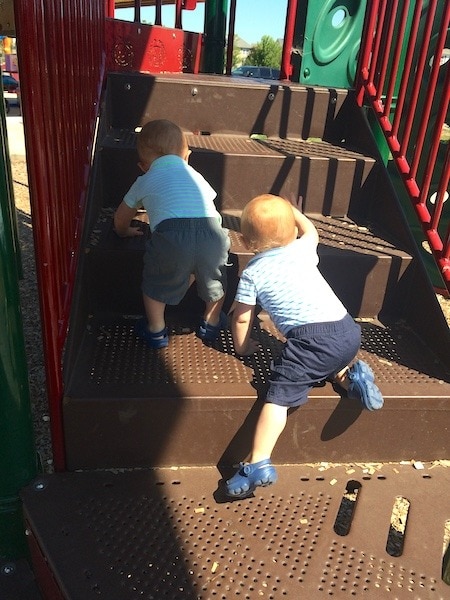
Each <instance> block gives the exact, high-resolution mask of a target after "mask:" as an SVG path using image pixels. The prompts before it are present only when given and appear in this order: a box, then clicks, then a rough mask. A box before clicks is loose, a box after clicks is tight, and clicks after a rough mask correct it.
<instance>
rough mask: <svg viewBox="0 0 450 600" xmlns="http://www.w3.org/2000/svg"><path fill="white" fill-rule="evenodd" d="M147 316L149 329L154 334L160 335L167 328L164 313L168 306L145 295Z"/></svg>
mask: <svg viewBox="0 0 450 600" xmlns="http://www.w3.org/2000/svg"><path fill="white" fill-rule="evenodd" d="M143 299H144V308H145V314H146V315H147V321H148V329H149V331H151V332H152V333H159V332H160V331H162V330H163V329H164V327H165V326H166V321H165V319H164V311H165V309H166V305H165V303H164V302H159V300H154V299H153V298H150V297H149V296H147V295H145V294H143Z"/></svg>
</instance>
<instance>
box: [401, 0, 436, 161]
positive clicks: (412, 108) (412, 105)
mask: <svg viewBox="0 0 450 600" xmlns="http://www.w3.org/2000/svg"><path fill="white" fill-rule="evenodd" d="M428 10H429V12H428V15H427V20H426V24H425V30H424V35H423V41H422V45H421V51H420V56H419V61H418V64H417V68H416V73H415V80H414V85H413V89H412V92H411V96H410V102H409V107H408V116H407V119H406V123H405V127H404V130H403V138H402V142H401V145H400V153H401V155H402V156H406V151H407V149H408V144H409V138H410V136H411V131H412V125H413V121H414V116H415V112H416V108H417V101H418V98H419V93H420V87H421V85H422V77H423V72H424V69H425V61H426V57H427V48H428V44H429V41H430V37H431V30H432V27H433V18H434V13H435V11H436V0H430V5H429V7H428ZM423 135H425V134H423ZM417 142H418V143H420V139H418V140H417ZM422 142H423V139H422Z"/></svg>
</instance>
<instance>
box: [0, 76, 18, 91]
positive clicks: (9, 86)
mask: <svg viewBox="0 0 450 600" xmlns="http://www.w3.org/2000/svg"><path fill="white" fill-rule="evenodd" d="M2 80H3V91H4V92H11V93H17V90H18V89H19V82H18V81H17V79H15V78H14V77H13V76H12V75H9V74H8V73H2Z"/></svg>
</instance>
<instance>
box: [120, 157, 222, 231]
mask: <svg viewBox="0 0 450 600" xmlns="http://www.w3.org/2000/svg"><path fill="white" fill-rule="evenodd" d="M216 196H217V194H216V192H215V191H214V190H213V188H212V187H211V186H210V185H209V183H208V182H207V181H206V179H205V178H204V177H203V175H201V174H200V173H198V172H197V171H196V170H195V169H193V168H192V167H191V166H190V165H188V163H187V162H186V161H185V160H183V159H182V158H181V157H180V156H176V155H175V154H168V155H166V156H161V157H160V158H157V159H156V160H155V161H154V162H153V163H152V165H151V167H150V169H149V170H148V171H147V173H144V175H141V176H140V177H138V178H137V179H136V181H135V182H134V183H133V185H132V186H131V187H130V189H129V190H128V192H127V193H126V194H125V197H124V202H125V204H126V205H127V206H129V207H130V208H141V207H144V208H145V210H146V211H147V214H148V216H149V221H150V229H151V230H152V231H154V230H155V227H156V226H157V225H158V223H161V222H162V221H164V220H166V219H187V218H191V219H195V218H202V217H215V218H217V219H218V220H219V222H221V216H220V214H219V213H218V211H217V209H216V206H215V204H214V198H215V197H216Z"/></svg>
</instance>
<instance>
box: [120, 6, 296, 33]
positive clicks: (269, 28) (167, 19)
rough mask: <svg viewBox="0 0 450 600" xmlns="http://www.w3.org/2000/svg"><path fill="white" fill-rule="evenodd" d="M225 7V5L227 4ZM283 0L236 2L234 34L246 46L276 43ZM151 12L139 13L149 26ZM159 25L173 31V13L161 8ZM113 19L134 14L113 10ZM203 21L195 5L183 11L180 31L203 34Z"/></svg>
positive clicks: (283, 11)
mask: <svg viewBox="0 0 450 600" xmlns="http://www.w3.org/2000/svg"><path fill="white" fill-rule="evenodd" d="M228 5H229V3H228ZM286 7H287V0H237V3H236V25H235V33H236V34H237V35H238V36H239V37H241V38H242V39H243V40H245V41H246V42H248V43H249V44H255V43H256V42H259V40H260V39H261V38H262V36H263V35H270V36H271V37H273V38H275V39H278V38H282V37H283V36H284V26H285V21H286ZM154 15H155V9H154V8H153V7H144V8H142V9H141V19H142V20H143V21H147V22H148V23H153V21H154ZM162 15H163V16H162V19H163V25H165V26H167V27H173V25H174V21H175V9H174V7H173V6H164V7H163V13H162ZM115 16H116V18H118V19H124V20H130V21H131V20H133V19H134V10H133V9H130V8H126V9H120V10H116V15H115ZM204 18H205V10H204V4H203V3H198V4H197V8H196V9H195V10H193V11H189V10H184V11H183V29H186V30H188V31H203V23H204Z"/></svg>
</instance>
